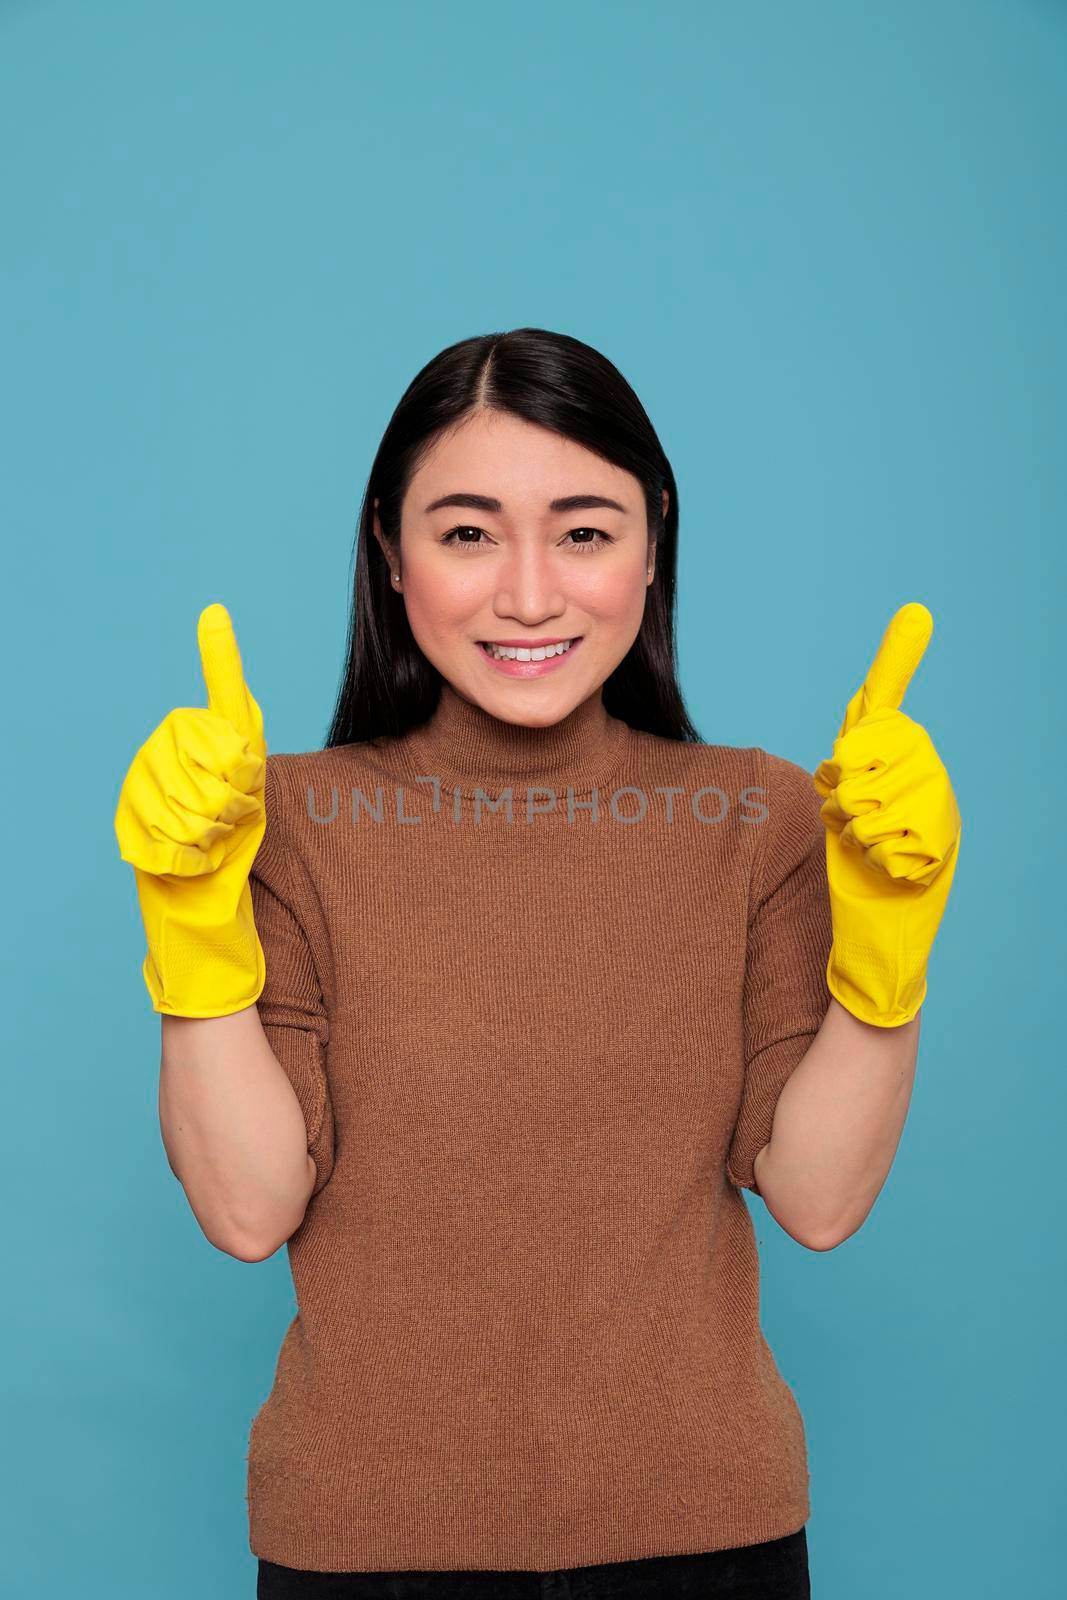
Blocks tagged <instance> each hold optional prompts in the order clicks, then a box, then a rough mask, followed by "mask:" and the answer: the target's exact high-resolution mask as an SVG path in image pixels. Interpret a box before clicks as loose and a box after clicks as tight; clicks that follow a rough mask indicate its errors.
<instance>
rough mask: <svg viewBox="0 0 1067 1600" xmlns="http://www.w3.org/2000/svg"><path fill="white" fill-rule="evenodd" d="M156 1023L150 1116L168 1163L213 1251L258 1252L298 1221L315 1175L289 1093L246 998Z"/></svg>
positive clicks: (269, 1250)
mask: <svg viewBox="0 0 1067 1600" xmlns="http://www.w3.org/2000/svg"><path fill="white" fill-rule="evenodd" d="M161 1022H162V1029H163V1034H162V1059H161V1064H160V1078H159V1122H160V1130H161V1132H162V1135H163V1144H164V1146H165V1148H166V1151H167V1158H168V1160H169V1162H170V1165H171V1169H172V1171H173V1172H174V1175H175V1177H177V1178H178V1180H179V1182H180V1183H181V1185H182V1187H183V1188H184V1190H185V1193H186V1196H187V1197H188V1200H189V1204H190V1206H191V1207H192V1209H193V1212H194V1214H195V1216H196V1219H197V1221H198V1222H199V1224H200V1226H201V1228H202V1229H203V1231H204V1233H205V1235H206V1236H207V1238H208V1239H209V1240H210V1241H211V1243H212V1244H213V1245H215V1247H216V1248H217V1249H219V1250H224V1251H226V1253H227V1254H229V1255H234V1256H237V1257H239V1258H240V1259H241V1260H246V1261H260V1260H263V1259H264V1258H265V1257H266V1256H268V1255H272V1254H273V1253H274V1251H275V1250H277V1249H278V1248H279V1247H280V1245H281V1244H282V1243H284V1241H285V1240H286V1239H288V1238H289V1237H290V1235H291V1234H292V1233H293V1232H294V1231H295V1230H296V1228H297V1227H298V1226H299V1224H300V1222H301V1219H302V1218H303V1215H304V1211H305V1209H306V1207H307V1202H308V1198H309V1196H310V1194H311V1189H312V1185H313V1184H314V1181H315V1165H314V1162H313V1161H312V1159H311V1157H310V1156H309V1155H308V1151H307V1129H306V1126H305V1123H304V1116H303V1112H302V1111H301V1109H300V1103H299V1101H298V1100H297V1097H296V1093H295V1091H294V1089H293V1087H292V1085H291V1083H290V1082H289V1079H288V1078H287V1077H286V1075H285V1072H284V1071H283V1070H282V1068H281V1066H280V1065H279V1063H278V1061H277V1059H276V1057H275V1055H274V1052H273V1051H272V1050H271V1048H270V1045H269V1044H268V1043H267V1037H266V1034H265V1033H264V1032H263V1027H262V1024H261V1023H260V1020H259V1013H258V1011H257V1009H256V1007H255V1006H254V1005H253V1006H248V1007H246V1008H245V1009H244V1010H242V1011H237V1012H234V1013H233V1014H232V1015H230V1016H225V1017H213V1018H210V1019H200V1018H192V1017H173V1016H167V1015H163V1016H162V1017H161Z"/></svg>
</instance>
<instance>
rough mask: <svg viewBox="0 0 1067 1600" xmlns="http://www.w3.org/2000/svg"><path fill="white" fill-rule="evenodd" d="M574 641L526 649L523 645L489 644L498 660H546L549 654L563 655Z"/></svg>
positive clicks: (490, 650)
mask: <svg viewBox="0 0 1067 1600" xmlns="http://www.w3.org/2000/svg"><path fill="white" fill-rule="evenodd" d="M573 643H574V640H573V639H565V640H564V641H563V643H562V644H546V645H539V646H538V648H537V649H536V650H525V649H523V648H521V647H518V646H517V647H515V648H507V647H505V646H504V645H499V644H491V645H489V646H488V650H489V654H490V655H491V656H495V657H496V659H497V660H498V661H544V660H545V659H546V657H548V656H561V655H563V654H564V652H565V651H567V650H569V649H570V647H571V645H572V644H573Z"/></svg>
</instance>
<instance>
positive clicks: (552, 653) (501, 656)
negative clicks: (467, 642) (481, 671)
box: [478, 634, 583, 678]
mask: <svg viewBox="0 0 1067 1600" xmlns="http://www.w3.org/2000/svg"><path fill="white" fill-rule="evenodd" d="M582 638H583V635H582V634H578V636H577V637H576V638H574V639H561V640H559V641H558V642H557V643H555V644H547V645H498V644H495V643H494V642H493V641H492V640H486V639H479V641H478V649H479V650H480V652H481V654H482V656H483V657H484V659H485V660H486V661H487V662H488V663H489V665H490V666H492V667H494V668H495V669H496V671H497V672H503V673H504V674H505V675H506V676H507V677H509V678H540V677H543V676H544V674H545V673H546V672H554V671H555V670H556V668H557V667H558V666H559V665H560V664H561V663H562V662H563V661H565V660H566V658H567V657H568V656H569V655H572V654H573V652H574V650H575V648H576V647H577V646H578V645H579V644H581V642H582Z"/></svg>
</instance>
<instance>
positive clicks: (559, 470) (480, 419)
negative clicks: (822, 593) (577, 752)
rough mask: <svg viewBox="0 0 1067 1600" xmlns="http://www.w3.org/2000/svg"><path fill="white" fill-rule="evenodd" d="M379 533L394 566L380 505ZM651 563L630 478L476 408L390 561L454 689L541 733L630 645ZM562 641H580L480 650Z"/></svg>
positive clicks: (429, 473)
mask: <svg viewBox="0 0 1067 1600" xmlns="http://www.w3.org/2000/svg"><path fill="white" fill-rule="evenodd" d="M667 498H668V497H667V492H666V490H664V494H663V507H664V514H666V509H667ZM446 499H447V501H448V502H449V503H447V504H439V503H438V502H441V501H444V500H446ZM564 500H569V501H570V504H569V505H567V506H559V507H556V508H555V509H553V502H554V501H564ZM605 502H610V504H608V503H605ZM374 529H375V535H376V537H377V538H378V541H379V543H380V544H381V546H382V549H383V551H385V552H386V555H387V558H389V551H388V548H387V546H386V544H385V542H384V540H383V539H382V537H381V529H380V524H379V522H378V517H377V501H376V502H375V519H374ZM390 559H392V558H390ZM653 562H654V548H653V542H652V541H651V540H650V539H649V534H648V519H647V517H646V514H645V501H644V494H643V491H642V489H641V485H640V483H639V482H638V480H637V479H636V478H635V477H633V476H632V474H630V473H629V472H624V471H623V470H622V469H621V468H619V467H615V466H613V465H611V464H610V463H609V462H607V461H604V460H602V459H601V458H600V457H599V456H597V455H594V454H593V453H592V452H591V451H589V450H586V449H584V448H583V446H581V445H578V444H575V443H573V442H572V441H571V440H569V439H562V438H560V437H559V435H558V434H554V433H552V432H550V431H549V430H547V429H545V428H540V427H537V426H536V425H535V424H533V423H529V422H525V421H523V420H521V419H520V418H517V417H512V416H510V415H507V414H505V413H503V412H498V411H481V412H478V413H476V414H475V415H474V416H472V417H470V418H468V419H467V421H466V422H464V423H463V424H462V426H461V427H460V428H459V429H457V430H456V432H454V433H452V434H451V435H449V436H448V437H445V438H442V439H440V440H439V441H438V442H437V445H436V446H435V448H434V450H433V452H432V454H431V455H430V456H429V457H428V459H427V460H426V461H425V462H424V463H423V465H422V467H421V468H420V469H419V471H418V472H417V473H416V474H415V476H414V477H413V478H412V480H411V483H410V485H409V486H408V491H407V494H406V495H405V496H404V503H403V505H402V507H401V518H400V560H399V564H397V562H396V561H395V559H392V567H393V571H394V572H396V571H397V570H398V568H399V573H400V579H401V581H400V583H399V584H397V583H393V584H392V585H391V586H392V588H393V589H394V591H395V592H397V593H399V594H402V595H403V597H404V603H405V605H406V607H407V615H408V621H409V623H410V626H411V631H412V633H413V634H414V636H415V640H416V642H417V644H418V645H419V648H420V649H421V650H422V652H423V654H424V655H425V656H426V657H427V658H428V659H429V660H430V661H431V662H432V663H433V665H434V666H435V667H436V668H437V670H438V671H439V672H440V673H441V674H442V676H443V677H445V678H447V679H448V681H449V683H450V684H451V685H452V687H453V688H454V689H456V690H457V692H458V693H459V694H461V695H463V696H464V698H465V699H467V700H472V701H474V702H475V703H476V704H478V705H480V706H482V707H484V709H485V710H487V711H489V712H491V713H492V714H493V715H494V716H497V717H500V718H501V719H502V720H504V721H506V722H516V723H521V724H523V725H524V726H530V727H536V726H547V725H548V724H550V723H553V722H558V721H559V720H560V718H561V717H565V716H566V715H567V713H568V712H570V711H572V710H573V709H574V707H575V706H577V705H580V704H581V702H582V701H583V700H585V699H587V698H588V697H589V695H591V694H592V693H593V692H594V691H595V690H596V689H597V688H599V686H600V685H601V684H602V683H603V682H604V680H605V679H606V678H607V677H608V676H609V675H610V673H611V672H612V671H613V670H614V669H615V667H617V666H618V664H619V662H620V661H621V660H622V658H623V657H624V656H625V654H626V652H627V651H628V650H629V648H630V646H631V645H632V644H633V642H634V639H635V638H636V637H637V632H638V629H639V628H640V625H641V617H642V615H643V612H644V606H645V594H646V591H647V589H648V585H649V584H650V583H651V582H652V576H653ZM565 640H574V641H576V642H575V643H573V644H572V645H571V647H570V649H569V650H567V651H565V652H564V653H563V654H562V655H555V654H553V655H551V656H547V657H546V658H545V659H544V660H538V661H535V660H529V661H518V660H508V661H503V662H499V661H496V660H494V659H493V657H492V656H491V655H490V654H489V653H487V651H486V650H485V648H484V646H485V644H486V643H487V642H492V643H494V644H498V645H499V644H509V645H519V646H527V647H535V646H538V645H544V644H547V643H549V642H553V643H554V642H557V641H565Z"/></svg>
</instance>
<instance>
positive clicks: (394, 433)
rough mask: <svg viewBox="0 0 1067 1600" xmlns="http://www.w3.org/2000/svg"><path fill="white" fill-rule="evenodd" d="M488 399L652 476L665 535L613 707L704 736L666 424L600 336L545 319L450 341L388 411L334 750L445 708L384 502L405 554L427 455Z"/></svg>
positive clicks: (636, 723)
mask: <svg viewBox="0 0 1067 1600" xmlns="http://www.w3.org/2000/svg"><path fill="white" fill-rule="evenodd" d="M487 407H488V408H491V409H493V410H496V411H503V412H509V413H510V414H511V415H512V416H516V417H522V418H524V419H525V420H526V421H527V422H534V423H537V424H538V425H539V426H540V427H542V428H549V429H551V430H552V432H554V433H558V434H561V435H562V436H563V437H564V438H567V439H571V440H573V441H574V442H575V443H576V444H580V445H584V446H585V448H586V449H587V450H592V451H594V452H595V453H596V454H598V455H600V456H602V457H603V458H604V459H605V460H607V461H611V462H613V463H614V465H615V466H617V467H621V468H623V469H624V470H625V471H626V472H630V473H632V474H633V476H634V477H635V478H637V479H638V480H639V482H640V483H641V486H642V488H643V489H644V492H645V504H646V507H647V512H648V527H649V532H650V534H651V535H652V536H653V537H654V539H655V542H656V569H655V576H654V577H653V580H652V583H651V584H650V585H649V588H648V591H647V593H646V595H645V610H644V617H643V619H642V622H641V627H640V630H639V632H638V634H637V637H636V639H635V640H634V642H633V644H632V645H631V646H630V649H629V650H628V651H627V653H626V655H625V656H624V657H623V659H622V661H620V662H619V665H618V666H617V667H616V668H615V670H614V671H613V672H612V673H611V675H610V677H608V678H607V679H606V680H605V682H604V684H603V689H602V696H603V702H604V706H605V709H606V710H607V711H608V712H609V713H610V714H611V715H612V716H614V717H618V718H620V719H621V720H622V721H623V722H626V723H628V724H629V726H630V727H632V728H637V729H640V730H643V731H645V732H648V733H657V734H660V735H661V736H663V737H665V738H668V739H677V740H680V741H684V742H690V741H698V740H699V735H698V734H697V732H696V729H695V728H694V727H693V724H692V723H691V722H690V720H689V715H688V713H687V711H686V709H685V704H684V701H683V699H682V693H681V690H680V688H679V687H678V682H677V678H676V675H675V673H676V667H675V643H674V588H675V564H676V557H677V539H678V491H677V488H676V487H675V482H674V473H673V472H672V471H671V465H670V462H669V461H668V460H667V457H666V455H665V454H664V452H663V447H662V445H661V444H660V442H659V439H658V438H657V437H656V430H655V429H654V428H653V426H652V423H651V422H650V421H649V418H648V416H647V414H646V412H645V409H644V407H643V406H642V404H641V402H640V400H638V398H637V395H636V394H635V393H634V391H633V389H632V388H631V387H630V385H629V384H628V383H627V381H626V379H625V378H624V377H623V375H622V373H621V372H620V371H619V370H618V368H617V367H615V366H613V365H612V363H611V362H610V361H609V360H608V359H607V357H606V356H602V355H601V354H600V352H599V351H597V350H594V349H593V347H592V346H591V345H588V344H583V343H582V342H581V340H580V339H572V338H570V337H569V336H568V335H567V334H564V333H548V332H546V331H545V330H544V329H543V328H513V329H512V330H511V331H510V332H509V333H486V334H482V335H480V336H478V337H476V338H472V339H462V340H460V342H459V343H458V344H453V345H449V346H448V348H447V349H445V350H442V351H441V353H440V355H437V356H435V357H434V359H433V360H432V361H430V362H429V363H428V364H427V365H426V366H425V367H423V369H422V371H421V372H419V373H417V374H416V376H415V377H414V378H413V380H412V382H411V383H410V384H409V386H408V388H407V390H406V391H405V393H404V394H403V395H402V397H401V399H400V402H399V404H398V405H397V408H396V410H395V411H394V412H393V415H392V417H391V418H390V420H389V426H388V427H387V428H386V430H385V433H384V435H383V437H382V442H381V444H380V445H379V447H378V453H377V455H376V456H375V458H374V464H373V466H372V467H371V471H370V478H369V479H368V482H367V487H366V490H365V493H364V496H363V504H362V506H361V508H360V514H359V533H358V535H357V540H356V554H355V582H354V588H353V602H352V610H351V613H350V616H349V624H348V639H347V643H346V652H347V661H346V664H345V673H344V678H343V681H342V683H341V688H340V691H339V694H338V698H337V706H336V709H335V711H334V715H333V721H332V723H331V725H330V731H329V734H328V737H327V740H326V746H325V748H327V749H329V748H330V747H332V746H334V745H342V744H351V743H353V742H355V741H362V740H366V739H373V738H377V737H378V736H379V735H381V734H388V735H393V736H397V735H401V734H404V733H406V732H407V731H408V730H409V729H411V728H414V727H416V726H418V725H419V724H420V723H422V722H425V721H426V719H427V718H428V717H429V716H431V715H432V713H433V711H434V709H435V707H436V705H437V701H438V698H439V696H440V692H441V683H442V678H441V674H440V673H439V672H438V670H437V668H436V667H435V666H434V665H433V663H432V662H430V661H428V660H427V659H426V657H425V656H424V655H423V653H422V651H421V650H420V649H419V647H418V644H417V643H416V641H415V637H414V635H413V634H412V632H411V628H410V625H409V623H408V620H407V612H406V610H405V608H404V601H403V599H402V597H401V596H400V595H399V594H397V593H396V592H395V591H394V590H393V587H392V584H391V582H390V576H389V566H388V563H387V562H386V560H385V557H384V555H383V554H382V550H381V547H380V546H379V544H378V541H377V539H376V538H375V537H374V502H375V499H377V500H378V517H379V521H380V523H381V530H382V534H383V537H384V538H385V539H386V541H387V542H388V543H389V544H390V545H391V546H393V547H394V548H397V549H398V547H399V542H400V508H401V506H402V504H403V500H404V495H405V493H406V492H407V488H408V485H409V483H410V482H411V480H412V478H413V477H414V475H415V473H416V472H417V471H418V469H419V466H420V464H421V463H422V461H423V460H424V459H425V458H426V456H427V454H428V453H429V451H430V449H431V447H432V446H433V444H434V443H435V442H436V440H437V438H438V437H439V435H440V434H441V433H442V432H443V431H444V430H445V429H448V428H453V427H456V426H458V425H459V424H460V423H462V422H463V421H464V420H465V418H466V417H468V416H469V415H470V414H471V413H473V412H475V411H478V410H482V409H485V408H487ZM664 489H666V490H667V491H668V493H669V496H670V498H669V502H668V506H667V515H666V517H664V515H663V490H664Z"/></svg>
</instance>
